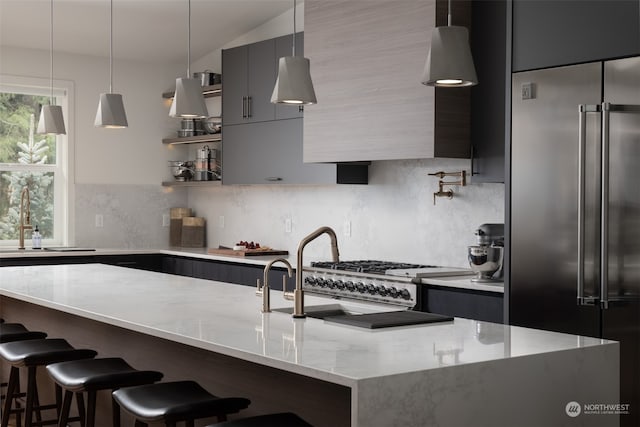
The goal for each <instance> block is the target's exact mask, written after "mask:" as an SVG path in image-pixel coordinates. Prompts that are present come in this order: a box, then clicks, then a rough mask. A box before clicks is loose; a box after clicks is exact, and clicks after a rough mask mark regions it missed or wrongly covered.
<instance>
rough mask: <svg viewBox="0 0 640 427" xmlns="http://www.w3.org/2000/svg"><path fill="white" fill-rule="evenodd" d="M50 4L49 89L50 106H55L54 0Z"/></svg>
mask: <svg viewBox="0 0 640 427" xmlns="http://www.w3.org/2000/svg"><path fill="white" fill-rule="evenodd" d="M49 3H50V9H49V87H50V88H51V96H50V98H49V104H50V105H53V0H51V1H50V2H49Z"/></svg>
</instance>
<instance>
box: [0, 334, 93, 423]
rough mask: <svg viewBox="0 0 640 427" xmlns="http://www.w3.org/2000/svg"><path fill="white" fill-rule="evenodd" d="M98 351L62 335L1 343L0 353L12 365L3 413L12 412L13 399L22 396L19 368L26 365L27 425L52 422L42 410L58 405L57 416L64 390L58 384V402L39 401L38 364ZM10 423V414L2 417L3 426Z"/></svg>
mask: <svg viewBox="0 0 640 427" xmlns="http://www.w3.org/2000/svg"><path fill="white" fill-rule="evenodd" d="M96 354H97V352H95V351H93V350H86V349H75V348H73V347H72V346H71V345H70V344H69V343H68V342H67V341H65V340H63V339H33V340H26V341H13V342H7V343H3V344H0V357H1V358H2V359H4V360H6V361H7V362H8V363H9V364H10V365H11V372H10V374H9V385H8V386H7V397H6V399H5V402H4V409H3V413H5V414H9V413H10V412H11V410H12V407H13V403H14V401H16V399H17V398H18V397H19V396H20V389H19V388H18V387H19V386H18V378H19V375H20V371H19V369H20V368H27V370H28V374H27V399H26V400H27V401H26V405H25V427H31V426H32V425H34V424H36V425H43V424H49V423H50V422H47V421H42V415H41V411H43V410H46V409H56V420H57V418H58V416H59V415H60V400H61V395H62V390H61V389H60V387H59V386H58V385H57V384H56V403H55V404H51V405H40V402H39V400H38V389H37V384H36V373H37V368H38V366H44V365H48V364H50V363H56V362H62V361H67V360H78V359H89V358H93V357H95V356H96ZM16 403H17V401H16ZM16 407H17V404H16ZM34 412H35V415H36V420H37V421H36V422H35V423H34V422H33V415H34ZM8 424H9V417H8V416H7V417H3V418H2V422H1V423H0V426H1V427H7V425H8Z"/></svg>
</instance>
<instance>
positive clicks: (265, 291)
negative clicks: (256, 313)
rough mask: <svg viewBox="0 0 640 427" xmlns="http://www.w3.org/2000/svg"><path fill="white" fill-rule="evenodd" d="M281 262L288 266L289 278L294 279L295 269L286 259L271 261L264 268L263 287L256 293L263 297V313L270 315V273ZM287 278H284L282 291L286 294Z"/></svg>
mask: <svg viewBox="0 0 640 427" xmlns="http://www.w3.org/2000/svg"><path fill="white" fill-rule="evenodd" d="M278 262H281V263H283V264H284V265H286V266H287V272H288V273H289V277H293V267H291V264H289V261H287V260H286V259H284V258H278V259H274V260H273V261H271V262H270V263H269V264H267V265H266V266H265V267H264V273H263V275H262V287H260V286H258V291H257V292H256V293H257V294H258V295H262V312H263V313H269V312H270V311H271V295H270V289H271V288H270V287H269V271H271V267H272V266H273V265H274V264H276V263H278ZM286 282H287V278H286V276H284V275H283V276H282V291H283V292H286V290H287V289H286Z"/></svg>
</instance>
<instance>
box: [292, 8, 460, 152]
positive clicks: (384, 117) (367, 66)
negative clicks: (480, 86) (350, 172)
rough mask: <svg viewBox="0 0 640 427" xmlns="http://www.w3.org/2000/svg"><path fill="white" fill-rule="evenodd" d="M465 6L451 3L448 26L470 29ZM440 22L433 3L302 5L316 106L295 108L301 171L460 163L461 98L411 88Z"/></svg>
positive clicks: (454, 92)
mask: <svg viewBox="0 0 640 427" xmlns="http://www.w3.org/2000/svg"><path fill="white" fill-rule="evenodd" d="M469 3H470V2H468V1H454V2H452V6H453V8H454V9H453V13H452V16H453V24H454V25H468V24H469V23H470V17H471V13H470V10H471V9H470V4H469ZM436 6H437V14H436ZM446 15H447V2H446V1H440V0H438V1H436V0H406V1H351V0H334V1H326V0H307V1H305V56H306V57H308V58H309V59H310V61H311V76H312V78H313V82H314V87H315V91H316V96H317V98H318V104H317V105H310V106H307V107H306V108H305V116H304V161H305V162H345V161H361V160H365V161H366V160H391V159H415V158H433V157H457V158H469V157H470V108H471V106H470V104H471V102H470V89H469V88H453V89H434V88H433V87H427V86H424V85H422V84H421V83H420V80H421V77H422V72H423V70H424V65H425V61H426V57H427V52H428V47H429V43H430V38H431V31H432V29H433V28H434V27H435V26H436V25H446V23H447V16H446Z"/></svg>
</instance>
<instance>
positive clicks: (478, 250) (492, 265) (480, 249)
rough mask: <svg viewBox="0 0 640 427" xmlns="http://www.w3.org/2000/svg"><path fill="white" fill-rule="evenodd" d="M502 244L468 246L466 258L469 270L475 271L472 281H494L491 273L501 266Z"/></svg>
mask: <svg viewBox="0 0 640 427" xmlns="http://www.w3.org/2000/svg"><path fill="white" fill-rule="evenodd" d="M503 255H504V248H503V247H502V246H469V249H468V258H469V265H470V266H471V270H472V271H473V272H474V273H476V277H474V278H473V279H471V281H472V282H495V281H496V280H495V279H493V275H494V274H495V273H496V272H498V271H499V270H500V269H501V268H502V257H503Z"/></svg>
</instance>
